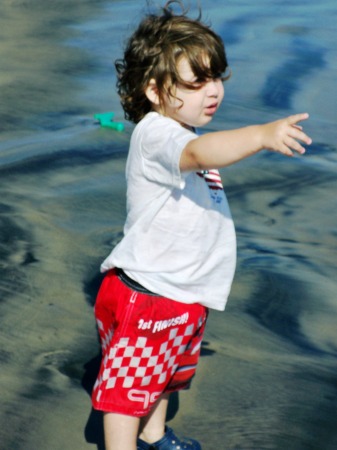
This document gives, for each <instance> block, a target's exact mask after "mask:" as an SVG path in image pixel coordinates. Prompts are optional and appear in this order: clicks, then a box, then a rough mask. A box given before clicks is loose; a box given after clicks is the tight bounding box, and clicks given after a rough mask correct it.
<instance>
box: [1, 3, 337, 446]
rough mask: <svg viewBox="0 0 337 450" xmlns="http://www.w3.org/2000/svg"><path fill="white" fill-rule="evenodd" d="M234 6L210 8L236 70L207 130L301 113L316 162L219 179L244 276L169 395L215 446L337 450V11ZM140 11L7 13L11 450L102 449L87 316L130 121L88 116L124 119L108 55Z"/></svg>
mask: <svg viewBox="0 0 337 450" xmlns="http://www.w3.org/2000/svg"><path fill="white" fill-rule="evenodd" d="M239 3H240V4H238V3H237V2H228V8H227V10H226V11H225V10H224V6H223V4H222V3H221V5H220V3H219V4H218V2H215V3H214V2H212V3H211V2H203V8H204V11H206V13H207V14H205V15H206V16H208V17H209V18H210V19H211V21H212V23H213V25H214V27H215V28H216V30H217V31H218V32H219V33H221V34H222V35H223V37H224V39H225V41H226V43H227V51H228V55H229V59H230V62H231V66H232V70H233V78H232V80H231V81H230V82H229V83H228V85H226V98H225V103H224V106H223V108H222V110H221V111H220V112H219V114H218V116H217V117H216V118H215V120H214V121H213V122H212V124H211V126H210V129H212V130H215V129H219V128H220V127H226V128H230V127H234V126H236V127H237V126H242V125H244V124H249V123H254V122H255V121H257V120H258V121H259V122H260V121H264V120H272V119H273V118H276V117H279V116H282V115H285V114H291V113H293V112H295V111H299V110H300V111H302V110H303V111H309V112H310V113H311V119H310V122H308V124H307V125H306V129H307V131H308V132H309V134H311V135H312V137H313V139H314V145H313V146H312V148H311V149H309V150H308V152H307V154H306V155H305V156H304V157H296V158H292V159H287V158H282V157H280V156H278V155H274V154H270V153H261V154H260V155H258V156H257V157H255V158H252V159H250V160H247V161H244V162H241V163H239V164H237V165H236V166H233V167H230V168H227V169H224V170H223V171H222V175H223V181H224V185H225V189H226V192H227V194H228V197H229V200H230V204H231V208H232V212H233V216H234V220H235V223H236V228H237V233H238V270H237V273H236V277H235V281H234V285H233V290H232V294H231V297H230V301H229V303H228V306H227V308H226V311H225V312H224V313H216V312H212V313H211V316H210V320H209V323H208V328H207V332H206V336H205V342H204V345H203V352H202V354H203V356H202V358H201V362H200V367H199V371H198V374H197V376H196V378H195V380H194V384H193V386H192V388H191V389H190V390H189V391H186V392H183V393H181V394H180V396H179V399H177V398H175V399H174V402H173V403H172V408H171V417H170V419H171V420H170V424H171V425H172V426H173V427H174V428H175V429H176V430H177V432H180V433H182V434H187V435H191V436H193V437H196V438H198V439H200V441H201V442H202V443H203V449H205V450H211V449H219V450H225V449H226V450H227V449H228V450H230V449H237V450H239V449H241V450H253V449H255V450H264V449H266V450H267V449H268V450H269V449H273V450H274V449H275V450H284V449H292V450H333V449H335V448H337V432H336V426H335V408H336V395H337V384H336V383H337V376H336V365H337V361H336V353H337V344H336V343H337V331H336V330H337V328H336V325H335V323H336V318H337V301H336V288H337V284H336V283H337V282H336V258H335V254H336V246H337V245H336V244H337V234H336V225H335V224H336V213H335V209H336V208H335V205H336V199H335V197H336V187H337V174H336V173H337V172H336V165H337V158H336V152H335V150H336V137H337V133H336V131H335V120H336V108H335V105H336V101H335V94H334V84H335V75H334V74H335V72H334V62H333V61H335V59H334V57H335V56H336V50H335V42H336V29H335V25H334V24H335V19H336V12H335V7H334V4H333V3H332V1H326V2H325V3H324V7H323V6H322V5H320V6H319V7H318V6H317V5H311V6H310V8H311V9H310V10H308V9H305V7H304V5H302V4H298V5H296V4H295V5H294V4H293V3H292V4H291V5H290V4H288V3H282V4H281V2H278V1H275V2H272V6H273V7H272V8H271V5H270V2H269V3H268V4H267V2H262V3H261V4H259V5H254V6H253V5H251V4H246V2H239ZM137 5H138V6H137ZM267 6H268V8H269V7H270V8H269V9H268V8H267ZM137 7H138V10H139V9H140V8H139V3H137V2H135V1H122V2H119V1H116V2H94V1H89V0H88V1H82V2H79V1H75V0H74V1H71V2H64V1H58V2H50V3H48V7H47V5H46V4H45V3H43V2H41V1H40V2H39V1H37V0H36V1H34V2H32V3H31V4H30V3H29V4H28V2H25V1H23V0H22V1H19V0H18V1H5V2H4V5H3V6H2V8H3V16H2V18H1V19H0V25H1V27H0V29H1V35H2V37H3V40H2V42H1V45H0V55H1V58H2V59H3V60H4V61H6V70H5V71H4V72H3V73H2V74H1V75H0V100H1V101H0V130H1V134H0V256H1V263H0V268H1V279H0V320H1V327H0V362H1V369H2V370H1V373H0V389H1V393H2V394H1V398H2V401H1V407H0V423H1V427H0V442H1V444H0V448H3V449H4V450H21V449H24V450H47V449H48V450H59V449H65V450H68V449H69V450H70V449H71V450H74V449H76V450H77V449H89V448H93V449H99V450H103V448H104V447H103V444H102V427H101V416H100V415H99V414H97V413H93V412H92V411H91V405H90V396H89V393H90V389H91V387H92V384H93V382H94V379H95V373H96V371H97V368H98V362H99V345H98V339H97V333H96V328H95V323H94V319H93V312H92V306H93V303H94V299H95V294H96V292H97V288H98V286H99V283H100V280H101V276H100V274H99V272H98V269H99V264H100V262H101V260H102V259H103V258H104V257H105V256H106V255H107V253H108V252H109V251H110V249H111V247H112V246H113V245H114V244H115V243H116V242H118V240H119V239H120V237H121V233H122V227H123V222H124V218H125V181H124V164H125V158H126V154H127V149H128V141H129V137H130V133H131V131H132V127H131V126H129V125H127V126H126V131H125V132H124V133H117V132H112V131H111V130H106V129H102V128H100V127H99V126H98V125H97V124H96V123H95V122H94V120H93V114H95V113H96V112H102V111H108V110H112V111H115V112H116V117H117V120H123V114H122V111H121V109H120V107H119V104H118V98H117V96H116V94H115V92H114V73H113V67H112V61H113V60H114V59H115V58H116V57H118V56H120V48H121V44H122V41H123V33H124V34H125V33H128V30H129V29H130V28H132V24H133V23H135V22H137V11H136V8H137ZM132 8H134V9H133V14H132V15H131V14H130V10H131V9H132ZM280 11H282V16H280ZM128 12H129V13H128ZM127 13H128V14H127ZM261 24H262V25H263V26H261ZM247 77H248V80H249V82H248V83H247ZM178 400H179V401H178Z"/></svg>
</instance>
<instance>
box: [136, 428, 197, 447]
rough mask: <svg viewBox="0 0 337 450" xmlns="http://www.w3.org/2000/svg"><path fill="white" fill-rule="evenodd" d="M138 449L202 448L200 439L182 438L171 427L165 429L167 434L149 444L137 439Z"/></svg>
mask: <svg viewBox="0 0 337 450" xmlns="http://www.w3.org/2000/svg"><path fill="white" fill-rule="evenodd" d="M137 450H202V449H201V446H200V444H199V442H198V441H195V440H194V439H186V440H180V439H179V438H177V436H176V435H175V434H174V433H173V430H172V429H171V428H169V427H166V429H165V435H164V437H162V438H161V439H160V440H159V441H157V442H154V443H153V444H148V443H147V442H145V441H143V440H142V439H139V438H138V439H137Z"/></svg>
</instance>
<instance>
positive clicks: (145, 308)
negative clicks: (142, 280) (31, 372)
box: [92, 270, 208, 417]
mask: <svg viewBox="0 0 337 450" xmlns="http://www.w3.org/2000/svg"><path fill="white" fill-rule="evenodd" d="M207 313H208V310H207V308H205V307H204V306H202V305H200V304H197V303H195V304H191V305H190V304H185V303H181V302H177V301H174V300H171V299H168V298H165V297H161V296H157V295H155V294H151V293H148V292H146V293H144V292H140V291H137V290H134V289H132V288H130V287H129V286H128V285H126V284H125V283H124V282H122V281H121V279H120V278H119V276H118V275H117V273H116V271H115V270H112V271H110V272H108V274H107V275H106V276H105V278H104V280H103V283H102V286H101V288H100V291H99V293H98V296H97V300H96V305H95V316H96V320H97V326H98V331H99V334H100V340H101V346H102V362H101V367H100V371H99V374H98V378H97V380H96V383H95V386H94V389H93V393H92V404H93V407H94V408H95V409H98V410H102V411H105V412H115V413H120V414H127V415H131V416H135V417H141V416H146V415H147V414H148V413H149V411H150V410H151V408H152V407H153V405H154V404H155V402H156V401H157V400H158V398H159V397H160V396H161V395H162V394H163V393H167V392H173V391H178V390H180V389H184V388H186V387H188V386H189V384H190V381H191V378H192V377H193V376H194V374H195V370H196V365H197V362H198V359H199V354H200V347H201V341H202V337H203V332H204V328H205V325H206V319H207Z"/></svg>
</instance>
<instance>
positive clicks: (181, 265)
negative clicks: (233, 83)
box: [92, 1, 311, 450]
mask: <svg viewBox="0 0 337 450" xmlns="http://www.w3.org/2000/svg"><path fill="white" fill-rule="evenodd" d="M173 3H179V4H180V2H174V1H169V2H168V3H167V4H166V6H165V7H164V8H163V10H162V11H161V12H160V13H159V14H158V15H156V14H149V15H148V16H147V17H145V19H144V20H143V21H142V22H141V23H140V25H139V27H138V29H137V30H136V31H135V32H134V34H133V35H132V36H131V38H130V39H129V41H128V44H127V47H126V50H125V53H124V58H123V59H122V60H118V61H117V62H116V68H117V71H118V75H119V79H118V92H119V94H120V97H121V102H122V105H123V108H124V111H125V115H126V118H127V119H129V120H131V121H133V122H134V123H136V124H137V126H136V127H135V129H134V132H133V134H132V137H131V142H130V150H129V155H128V160H127V165H126V177H127V218H126V223H125V227H124V237H123V239H122V240H121V242H120V243H119V244H118V245H117V246H116V247H115V248H114V249H113V251H112V252H111V254H110V255H109V256H108V258H107V259H106V260H105V261H104V262H103V264H102V267H101V270H102V271H103V272H107V274H106V276H105V278H104V280H103V283H102V286H101V289H100V291H99V294H98V297H97V301H96V305H95V315H96V319H97V324H98V329H99V333H100V338H101V345H102V352H103V359H102V365H101V369H100V373H99V376H98V379H97V381H96V384H95V387H94V390H93V395H92V400H93V406H94V408H96V409H98V410H102V411H103V412H104V435H105V442H106V449H107V450H136V449H138V450H146V449H156V450H177V449H185V450H200V449H201V446H200V444H199V443H198V442H197V441H195V440H189V439H187V440H186V439H185V440H181V439H179V438H177V437H176V436H175V435H174V433H173V431H172V430H171V429H170V428H168V427H165V418H166V410H167V405H168V399H169V395H170V393H172V392H174V391H178V390H180V389H184V388H186V387H187V386H188V385H189V383H190V381H191V378H192V377H193V375H194V373H195V369H196V365H197V362H198V357H199V352H200V346H201V341H202V337H203V332H204V327H205V324H206V319H207V312H208V308H213V309H215V310H224V308H225V304H226V301H227V297H228V294H229V291H230V287H231V283H232V279H233V275H234V270H235V261H236V245H235V231H234V226H233V222H232V218H231V214H230V210H229V207H228V204H227V200H226V197H225V194H224V191H223V187H222V184H221V179H220V176H219V172H218V170H217V169H219V168H221V167H225V166H228V165H230V164H233V163H236V162H237V161H240V160H242V159H244V158H246V157H248V156H251V155H254V154H256V153H257V152H259V151H261V150H262V149H269V150H273V151H276V152H279V153H282V154H284V155H287V156H291V155H293V151H296V152H298V153H300V154H303V153H304V151H305V150H304V148H303V147H302V145H301V144H300V143H299V142H303V143H304V144H307V145H309V144H310V143H311V139H310V138H309V137H308V136H307V135H306V134H304V132H303V131H302V128H301V127H300V126H298V125H297V124H298V123H299V122H300V121H302V120H305V119H307V118H308V115H307V114H297V115H293V116H290V117H287V118H284V119H281V120H278V121H275V122H271V123H267V124H263V125H255V126H248V127H245V128H241V129H236V130H231V131H218V132H212V133H206V134H204V135H202V136H198V135H197V134H196V131H195V130H196V128H198V127H202V126H204V125H206V124H208V123H209V122H210V121H211V120H212V118H213V116H214V114H215V113H216V111H217V109H218V108H219V106H220V104H221V102H222V100H223V96H224V88H223V81H224V80H225V79H226V78H228V76H227V75H226V71H227V69H228V64H227V59H226V54H225V50H224V46H223V43H222V40H221V38H220V37H219V36H217V35H216V34H215V33H214V32H213V31H212V30H211V29H210V28H209V27H208V26H206V25H204V24H203V23H201V22H200V18H199V19H196V20H192V19H189V18H188V17H187V16H186V13H185V12H182V13H181V15H175V14H174V13H173V12H172V10H171V9H170V6H171V4H173Z"/></svg>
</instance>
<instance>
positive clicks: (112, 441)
mask: <svg viewBox="0 0 337 450" xmlns="http://www.w3.org/2000/svg"><path fill="white" fill-rule="evenodd" d="M103 423H104V440H105V449H106V450H126V449H127V450H136V449H137V434H138V428H139V418H138V417H132V416H127V415H124V414H116V413H105V414H104V416H103Z"/></svg>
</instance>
